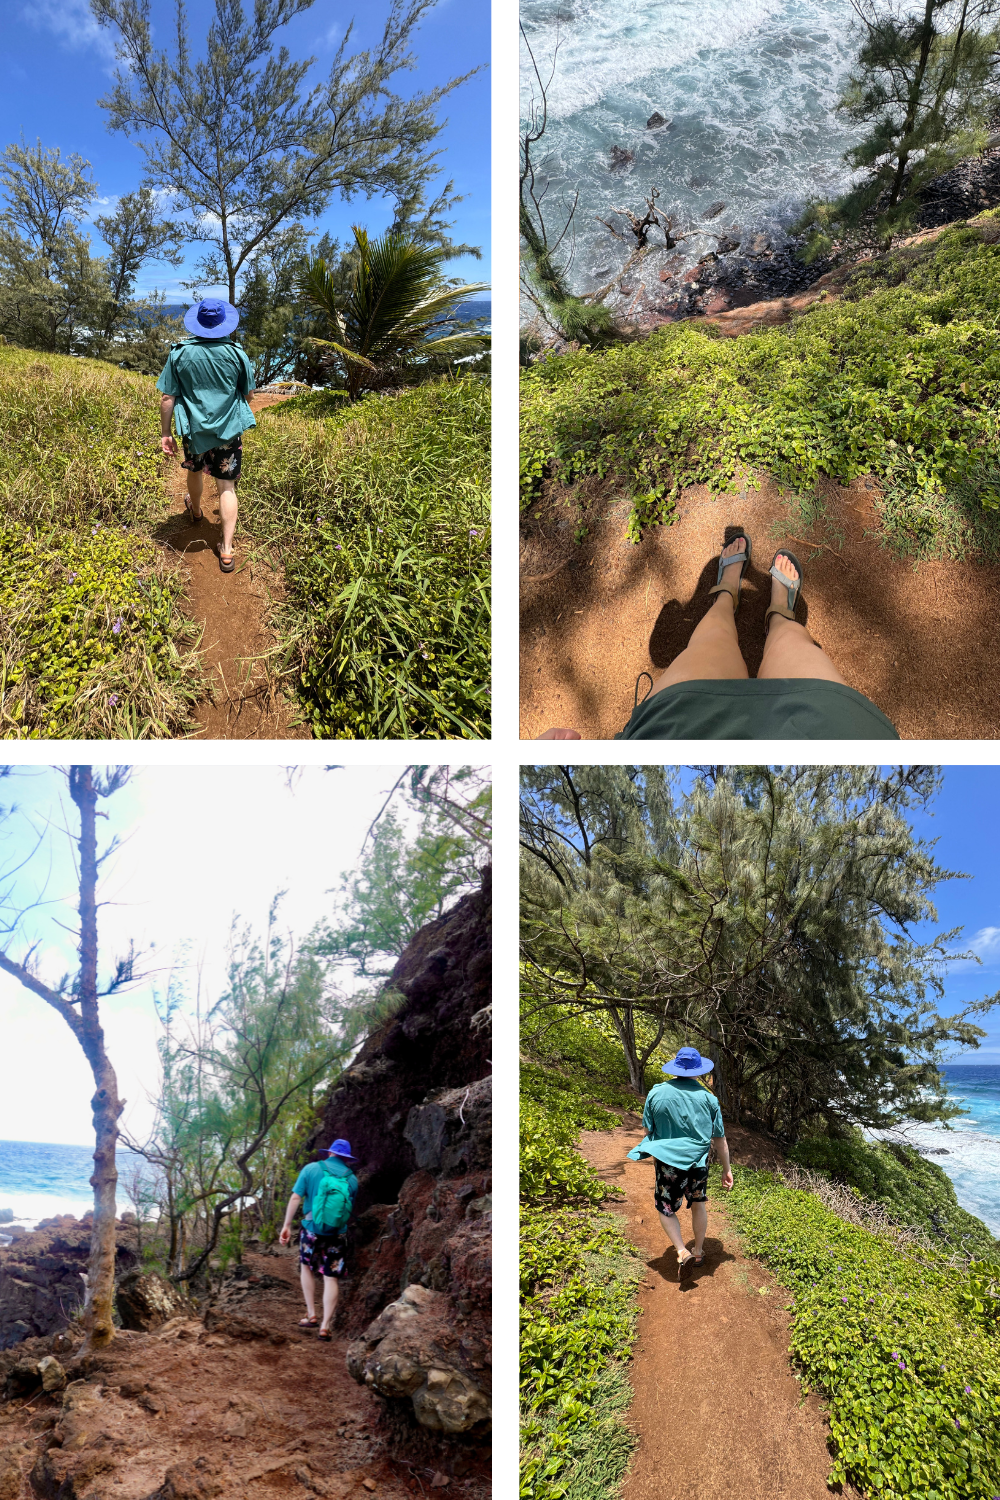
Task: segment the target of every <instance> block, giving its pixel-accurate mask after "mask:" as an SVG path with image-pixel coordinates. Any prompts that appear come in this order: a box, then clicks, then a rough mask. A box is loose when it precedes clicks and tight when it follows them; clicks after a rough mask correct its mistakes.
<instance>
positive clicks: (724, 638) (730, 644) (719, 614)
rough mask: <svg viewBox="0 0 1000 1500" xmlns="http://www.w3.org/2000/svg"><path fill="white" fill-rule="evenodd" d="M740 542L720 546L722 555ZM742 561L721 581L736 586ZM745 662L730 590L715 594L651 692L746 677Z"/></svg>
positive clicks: (739, 540) (732, 549)
mask: <svg viewBox="0 0 1000 1500" xmlns="http://www.w3.org/2000/svg"><path fill="white" fill-rule="evenodd" d="M742 546H743V540H742V538H741V537H737V538H736V539H735V541H732V542H730V543H729V545H728V546H726V547H723V549H722V555H723V557H728V556H729V554H730V553H733V552H739V550H740V549H741V547H742ZM740 566H741V564H739V563H736V564H734V565H733V567H732V568H727V569H726V570H725V572H724V573H723V582H724V583H727V584H728V583H732V584H733V586H734V587H735V584H736V580H737V578H738V577H739V572H740ZM747 675H748V674H747V669H746V663H745V662H744V660H743V658H742V656H741V655H740V645H739V640H738V639H737V635H736V615H735V611H734V607H733V598H732V595H731V594H716V595H715V598H714V600H713V602H712V605H711V608H710V609H709V610H708V612H707V613H706V614H705V615H704V616H703V617H702V619H701V620H699V622H698V624H697V625H696V626H695V627H694V630H693V631H692V632H691V639H690V640H689V641H688V643H687V645H686V646H685V648H684V650H683V651H682V652H681V654H680V655H679V656H675V657H674V659H673V661H672V662H671V663H670V665H669V667H666V668H665V669H664V670H663V671H662V672H661V673H660V675H659V677H657V678H656V679H655V680H654V682H653V687H652V690H651V691H650V693H649V695H648V696H649V697H650V698H651V697H652V696H653V693H659V692H660V691H661V690H662V689H663V688H665V687H672V686H673V684H674V683H675V682H703V681H705V680H706V679H707V678H713V679H717V678H734V677H746V676H747Z"/></svg>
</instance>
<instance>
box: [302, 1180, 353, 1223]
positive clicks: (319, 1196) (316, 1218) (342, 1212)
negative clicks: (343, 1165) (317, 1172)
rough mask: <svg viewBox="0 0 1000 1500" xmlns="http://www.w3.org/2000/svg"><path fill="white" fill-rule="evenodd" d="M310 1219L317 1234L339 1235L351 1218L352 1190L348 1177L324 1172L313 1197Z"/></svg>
mask: <svg viewBox="0 0 1000 1500" xmlns="http://www.w3.org/2000/svg"><path fill="white" fill-rule="evenodd" d="M309 1217H310V1218H311V1219H312V1221H313V1226H314V1228H315V1232H316V1233H317V1234H321V1235H322V1234H339V1233H340V1231H341V1230H342V1229H343V1228H344V1225H345V1224H346V1223H347V1221H348V1219H349V1218H350V1217H351V1189H350V1187H349V1186H348V1182H347V1178H346V1177H335V1176H334V1175H333V1173H332V1172H324V1173H323V1176H322V1178H321V1179H320V1184H319V1187H318V1188H317V1189H316V1192H315V1194H314V1195H313V1201H312V1208H311V1209H310V1213H309Z"/></svg>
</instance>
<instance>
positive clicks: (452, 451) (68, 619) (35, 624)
mask: <svg viewBox="0 0 1000 1500" xmlns="http://www.w3.org/2000/svg"><path fill="white" fill-rule="evenodd" d="M254 404H255V407H256V409H257V413H258V416H259V425H258V427H257V428H256V429H255V430H252V431H251V432H249V433H248V434H247V439H246V445H245V460H244V469H243V478H242V482H241V489H240V494H241V519H240V527H241V531H240V535H241V538H242V541H241V546H242V547H244V548H245V552H244V562H243V565H242V566H241V567H240V569H239V570H238V571H237V572H236V573H234V574H233V575H232V576H231V577H225V576H223V575H221V574H220V573H219V569H218V564H217V562H216V560H215V558H214V553H213V552H212V550H211V542H212V536H211V535H210V534H209V533H210V530H211V526H212V525H213V524H214V522H213V521H212V516H213V505H214V503H215V502H214V501H213V500H211V498H209V499H208V501H207V503H208V512H207V514H208V515H209V518H210V519H209V523H207V524H206V526H204V527H200V528H197V529H192V528H191V527H190V525H189V524H188V522H187V519H186V517H185V515H184V510H183V504H182V500H181V497H180V491H179V490H178V484H181V489H182V488H183V485H182V483H181V480H182V476H181V471H180V469H179V466H178V465H177V464H175V463H173V462H170V461H168V460H164V458H163V456H162V454H161V452H160V446H159V421H158V395H157V392H156V391H155V389H154V381H153V380H152V379H151V378H150V377H147V376H144V375H141V374H136V373H130V372H128V371H125V370H119V369H116V368H115V367H114V366H112V365H109V364H107V363H104V362H102V361H98V360H89V359H78V358H68V357H66V356H63V355H58V354H51V355H49V354H46V355H44V356H41V355H38V354H35V353H32V352H31V351H27V350H19V349H14V348H11V347H0V406H2V412H0V438H2V446H3V458H2V459H0V562H2V567H0V647H2V650H3V654H4V661H5V671H4V674H3V680H2V684H0V725H2V734H3V736H4V737H5V738H13V739H32V738H35V739H37V738H42V737H44V738H48V739H67V738H77V739H93V738H107V739H160V738H176V737H178V736H198V735H202V736H206V735H207V736H208V737H211V738H262V737H263V738H289V737H292V738H303V737H305V738H309V737H315V738H320V739H336V738H345V739H355V738H357V739H363V738H372V737H374V738H378V737H384V736H393V737H395V736H398V737H402V738H408V737H419V736H423V735H434V736H441V737H444V738H463V737H469V736H472V735H479V734H484V733H488V730H487V729H486V728H485V727H484V726H485V725H486V724H487V722H488V706H487V700H486V699H485V698H484V697H483V692H484V689H483V687H482V684H483V682H485V681H486V680H487V678H488V672H487V671H486V666H485V663H486V660H487V652H488V611H489V574H488V558H489V517H488V499H487V496H488V477H487V476H488V453H489V387H488V384H487V383H486V382H485V381H483V380H482V379H481V378H479V377H476V376H471V377H468V378H464V379H463V378H458V379H449V378H444V379H441V380H439V381H431V382H429V383H425V384H422V385H417V386H413V387H411V388H408V389H404V390H399V391H395V392H388V393H381V394H372V395H369V396H367V397H363V398H362V399H360V400H359V401H357V402H356V403H354V404H349V405H347V408H346V409H344V402H343V398H340V399H339V400H338V398H336V397H334V396H330V395H323V394H320V395H319V396H307V397H304V398H303V397H300V398H299V399H298V400H294V399H293V400H290V401H286V400H283V399H281V398H280V397H272V398H270V404H269V400H268V398H265V399H264V400H263V401H260V400H258V401H256V402H255V403H254ZM265 407H267V410H265V409H264V408H265ZM279 413H280V416H279V415H278V414H279ZM428 434H430V435H431V436H428ZM211 488H212V486H211V485H210V486H209V490H211ZM213 535H214V533H213ZM206 564H207V565H210V571H209V572H208V573H206V572H205V566H206ZM220 663H221V666H220Z"/></svg>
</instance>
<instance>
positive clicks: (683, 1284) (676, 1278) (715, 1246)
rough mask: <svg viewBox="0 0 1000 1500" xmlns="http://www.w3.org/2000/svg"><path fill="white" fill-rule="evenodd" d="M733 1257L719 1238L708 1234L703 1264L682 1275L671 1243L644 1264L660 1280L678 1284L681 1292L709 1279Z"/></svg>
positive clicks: (672, 1284)
mask: <svg viewBox="0 0 1000 1500" xmlns="http://www.w3.org/2000/svg"><path fill="white" fill-rule="evenodd" d="M735 1259H736V1257H735V1255H731V1254H730V1252H729V1251H728V1250H727V1249H726V1248H725V1246H724V1245H723V1243H722V1241H721V1240H717V1239H713V1238H712V1237H711V1236H710V1235H709V1236H707V1237H706V1239H705V1264H704V1265H703V1266H692V1267H691V1270H690V1271H685V1272H684V1275H683V1276H681V1275H680V1273H679V1269H678V1265H677V1252H676V1250H675V1249H674V1248H673V1246H672V1245H670V1246H668V1247H667V1249H666V1250H664V1251H663V1252H662V1253H661V1254H660V1255H654V1256H653V1258H652V1259H651V1260H647V1262H646V1265H647V1267H648V1269H649V1270H650V1271H653V1272H655V1273H656V1275H657V1276H659V1278H660V1280H661V1281H665V1282H667V1283H668V1284H669V1285H671V1286H678V1285H679V1286H680V1289H681V1291H682V1292H690V1291H693V1290H694V1289H695V1287H696V1286H697V1285H698V1283H699V1282H700V1281H706V1280H708V1281H711V1279H712V1277H713V1276H714V1275H715V1272H716V1271H717V1270H718V1268H719V1267H720V1266H721V1265H722V1264H723V1262H725V1261H728V1260H735Z"/></svg>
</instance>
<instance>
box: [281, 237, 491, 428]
mask: <svg viewBox="0 0 1000 1500" xmlns="http://www.w3.org/2000/svg"><path fill="white" fill-rule="evenodd" d="M447 255H448V251H447V250H446V249H444V248H442V247H440V246H428V245H422V244H420V243H419V242H418V241H416V240H413V239H411V238H410V237H409V236H407V235H405V234H400V233H398V232H395V231H393V230H389V231H388V233H386V234H384V235H383V236H382V238H381V239H375V240H370V239H369V238H368V232H367V230H365V229H361V228H359V227H358V225H354V256H353V258H354V260H355V266H354V274H353V277H352V280H351V288H350V291H349V293H347V294H346V296H345V295H344V294H343V293H340V292H338V290H337V287H336V283H335V280H334V277H333V275H332V274H331V271H330V268H329V267H328V266H327V264H326V262H325V261H324V260H315V261H313V263H312V264H311V265H310V266H309V268H308V270H307V271H306V272H305V273H304V275H303V277H302V290H303V292H304V294H305V296H306V297H307V298H308V300H309V301H310V302H311V303H312V304H313V306H314V307H315V308H316V309H317V311H318V312H319V313H321V314H322V315H323V317H324V318H325V319H326V322H327V325H328V329H329V331H330V333H331V334H332V335H333V336H332V337H331V338H329V339H321V338H316V339H311V340H310V341H309V342H310V343H312V344H313V345H315V347H317V348H319V349H331V350H333V351H334V352H335V353H337V354H339V355H340V357H341V359H342V360H343V361H344V365H345V368H346V372H347V388H348V394H349V395H350V398H351V400H352V401H353V400H355V398H356V397H357V396H358V395H359V393H360V392H361V391H363V390H365V389H371V388H373V387H375V386H379V385H386V384H387V383H388V382H389V380H390V379H391V377H392V374H393V372H398V371H401V370H402V369H403V368H405V367H407V366H411V365H413V364H419V363H423V362H424V361H426V360H428V359H431V358H434V357H439V356H442V355H443V356H445V357H446V358H448V359H460V358H462V356H463V355H468V354H478V353H480V351H482V350H483V349H487V348H488V347H489V342H490V341H489V338H488V336H487V335H486V334H481V333H439V332H438V331H439V330H442V329H447V328H448V327H450V326H451V325H452V324H453V323H454V321H455V315H456V310H457V307H458V304H459V303H460V302H464V301H466V300H467V299H468V298H469V297H471V296H474V295H475V294H476V293H477V292H485V291H488V290H489V284H488V283H487V282H483V281H476V282H469V283H467V284H466V285H464V286H450V285H448V284H446V283H445V282H443V281H442V279H441V271H440V266H441V262H442V260H444V259H446V257H447ZM338 303H339V305H338Z"/></svg>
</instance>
